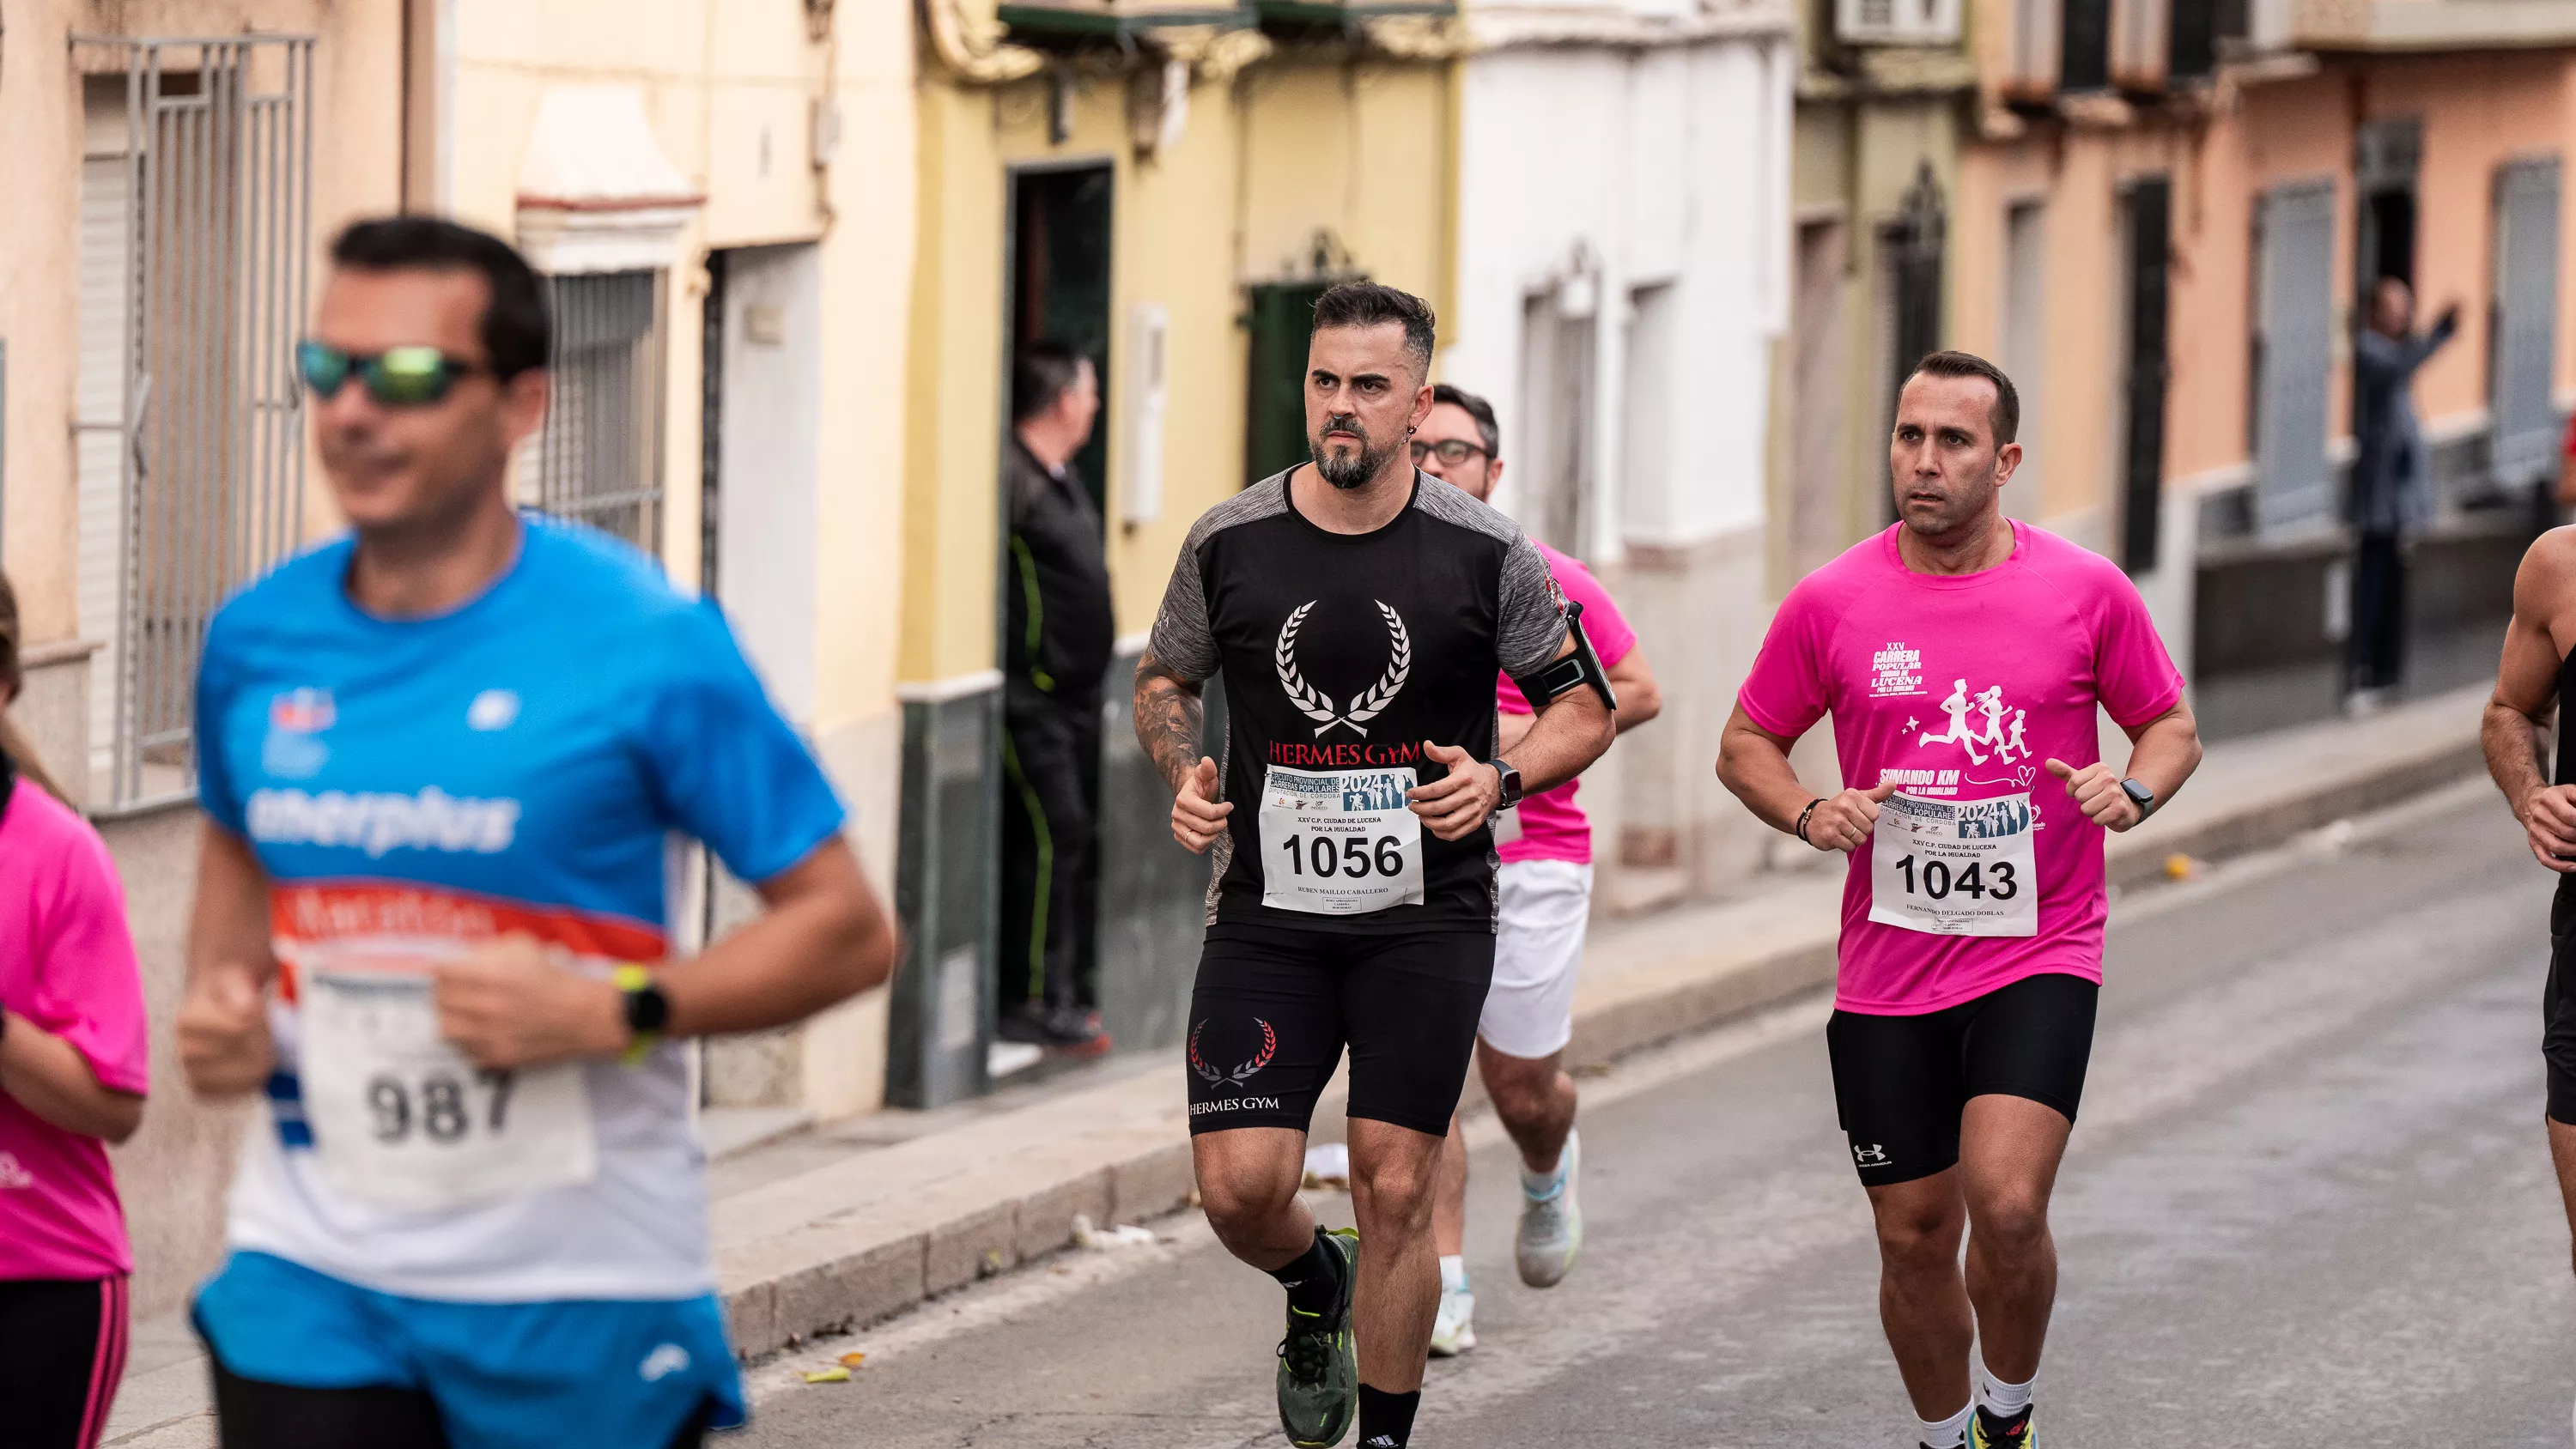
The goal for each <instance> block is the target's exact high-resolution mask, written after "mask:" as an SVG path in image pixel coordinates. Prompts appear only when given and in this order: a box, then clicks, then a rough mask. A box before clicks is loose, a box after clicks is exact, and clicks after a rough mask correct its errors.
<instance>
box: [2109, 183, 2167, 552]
mask: <svg viewBox="0 0 2576 1449" xmlns="http://www.w3.org/2000/svg"><path fill="white" fill-rule="evenodd" d="M2126 213H2127V214H2126V215H2125V216H2124V217H2123V220H2124V221H2125V222H2126V223H2127V225H2126V228H2125V229H2126V231H2127V232H2128V238H2127V241H2128V247H2127V250H2128V284H2129V285H2128V329H2127V330H2128V341H2129V345H2128V350H2127V358H2126V364H2125V370H2126V376H2125V377H2124V378H2123V379H2122V384H2123V388H2122V390H2123V392H2124V393H2125V394H2126V397H2125V401H2126V403H2127V410H2126V411H2127V423H2126V426H2125V427H2124V428H2123V429H2122V439H2121V448H2120V474H2121V477H2120V566H2121V567H2122V568H2125V569H2127V570H2128V571H2129V572H2130V573H2133V574H2142V573H2148V572H2151V571H2152V570H2153V569H2154V568H2155V566H2156V558H2157V545H2158V543H2159V541H2160V540H2159V533H2160V531H2161V525H2162V521H2163V518H2164V474H2165V378H2166V373H2167V366H2166V363H2167V357H2166V338H2167V329H2166V318H2167V311H2166V300H2167V289H2166V278H2167V265H2168V262H2169V261H2170V259H2171V239H2172V235H2173V183H2172V181H2170V180H2169V179H2167V178H2165V177H2162V176H2154V177H2148V178H2145V179H2143V180H2140V181H2137V182H2135V183H2133V184H2131V186H2130V187H2129V194H2128V197H2127V203H2126Z"/></svg>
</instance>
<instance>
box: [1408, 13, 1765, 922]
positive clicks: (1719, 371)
mask: <svg viewBox="0 0 2576 1449" xmlns="http://www.w3.org/2000/svg"><path fill="white" fill-rule="evenodd" d="M1651 3H1652V0H1636V4H1637V8H1635V9H1626V7H1612V6H1608V5H1587V6H1585V7H1584V8H1585V9H1587V10H1596V11H1601V12H1605V13H1611V14H1615V13H1616V12H1617V11H1618V10H1620V9H1626V13H1627V14H1628V15H1630V16H1641V15H1645V14H1650V13H1652V12H1651V11H1650V10H1648V9H1646V8H1644V7H1645V6H1646V5H1648V4H1651ZM1469 18H1470V24H1471V26H1485V25H1488V24H1490V26H1491V27H1492V29H1491V30H1490V31H1488V32H1487V34H1486V38H1487V39H1488V41H1489V42H1492V39H1493V34H1494V33H1498V32H1499V30H1500V29H1501V28H1502V27H1506V26H1508V25H1511V24H1514V23H1518V22H1516V21H1515V20H1513V18H1512V16H1511V13H1510V12H1508V11H1506V10H1504V9H1502V8H1501V7H1491V6H1489V7H1484V8H1482V9H1471V10H1470V12H1469ZM1781 18H1782V21H1783V28H1782V29H1781V30H1780V31H1779V32H1778V33H1776V34H1760V35H1736V36H1731V37H1727V38H1722V39H1701V40H1693V41H1688V42H1681V41H1669V42H1665V43H1659V44H1646V45H1642V46H1640V45H1636V44H1634V43H1633V41H1634V39H1635V38H1636V36H1637V35H1638V33H1639V32H1638V31H1635V30H1632V31H1631V32H1629V34H1630V39H1631V41H1632V43H1631V44H1629V45H1625V46H1612V45H1606V44H1604V45H1581V44H1567V43H1563V38H1562V37H1561V36H1560V37H1558V38H1557V39H1558V43H1552V44H1546V45H1525V46H1515V45H1510V44H1501V43H1496V44H1495V45H1494V48H1492V49H1488V50H1486V51H1483V52H1481V53H1479V54H1477V55H1476V56H1474V57H1473V58H1472V59H1470V60H1469V61H1468V62H1467V66H1466V74H1465V80H1464V85H1463V92H1464V94H1463V101H1462V109H1463V113H1462V115H1461V117H1460V125H1459V134H1460V137H1461V143H1460V144H1461V148H1462V149H1461V155H1460V179H1459V187H1460V197H1459V202H1460V205H1459V242H1458V290H1457V301H1456V303H1455V304H1454V314H1455V315H1453V316H1452V317H1450V318H1447V319H1444V322H1445V330H1446V332H1447V335H1448V336H1449V337H1450V338H1451V339H1452V342H1451V344H1450V346H1449V348H1448V349H1447V351H1446V352H1445V353H1444V354H1443V357H1442V371H1441V376H1442V377H1443V378H1444V379H1445V380H1447V381H1449V382H1453V383H1456V384H1458V385H1459V386H1461V387H1464V388H1467V389H1469V390H1470V391H1473V392H1480V393H1483V394H1485V395H1486V396H1487V397H1488V398H1490V399H1491V400H1492V402H1493V404H1494V407H1495V410H1496V412H1497V413H1498V414H1499V416H1500V421H1501V423H1502V429H1503V456H1504V458H1505V459H1506V461H1507V463H1508V462H1513V461H1515V460H1516V458H1517V461H1519V462H1521V463H1526V464H1535V463H1536V462H1538V461H1539V459H1538V458H1537V457H1535V456H1533V455H1532V452H1531V449H1530V447H1529V445H1530V444H1531V443H1532V442H1545V441H1547V440H1546V439H1544V438H1534V437H1533V432H1534V431H1537V432H1548V431H1549V430H1548V429H1547V428H1545V427H1544V426H1543V425H1542V426H1541V427H1539V428H1538V429H1535V430H1534V429H1533V427H1532V425H1531V421H1530V420H1531V418H1532V416H1533V414H1534V412H1538V411H1540V410H1541V409H1543V408H1546V407H1554V406H1560V405H1561V403H1560V402H1559V400H1560V399H1562V398H1564V397H1567V396H1573V395H1580V394H1581V393H1582V389H1580V388H1569V387H1565V386H1562V385H1561V384H1560V385H1557V386H1554V387H1553V388H1552V389H1551V393H1552V396H1551V397H1550V398H1547V399H1539V398H1536V397H1534V396H1533V391H1534V390H1533V388H1532V386H1531V384H1532V376H1531V369H1530V368H1529V367H1528V366H1527V364H1526V362H1525V359H1526V358H1527V357H1528V356H1529V355H1531V354H1532V348H1531V345H1530V344H1532V343H1533V342H1535V343H1537V344H1538V345H1539V354H1538V355H1541V356H1544V355H1546V353H1547V352H1548V351H1550V350H1560V351H1561V348H1562V334H1563V329H1560V328H1556V327H1553V326H1548V325H1547V323H1546V312H1545V310H1544V309H1540V312H1539V316H1538V317H1537V318H1536V319H1535V320H1536V321H1537V322H1538V324H1539V325H1540V326H1542V327H1544V328H1545V333H1544V334H1541V333H1536V332H1531V331H1530V330H1529V328H1530V326H1531V321H1532V319H1531V318H1530V315H1529V312H1530V299H1531V298H1532V297H1533V296H1534V295H1536V296H1547V295H1549V294H1556V295H1559V296H1564V295H1571V296H1572V297H1573V298H1574V299H1575V300H1574V304H1573V305H1574V306H1576V307H1578V308H1583V309H1585V310H1588V311H1589V312H1590V315H1591V319H1592V321H1591V326H1590V329H1589V334H1588V335H1589V336H1590V338H1591V339H1592V345H1593V349H1594V350H1593V355H1592V367H1591V373H1592V386H1591V388H1590V392H1589V396H1590V398H1591V404H1590V407H1591V413H1590V416H1589V417H1588V419H1587V420H1586V423H1587V425H1586V426H1585V427H1584V428H1583V429H1582V432H1583V435H1584V438H1585V447H1586V449H1587V450H1588V462H1587V465H1586V467H1585V468H1584V469H1582V470H1581V471H1582V474H1583V476H1584V477H1585V478H1586V479H1587V480H1588V486H1589V490H1590V491H1589V493H1588V494H1587V496H1586V498H1585V500H1584V506H1583V507H1582V508H1581V509H1580V510H1579V512H1580V514H1581V515H1582V517H1583V518H1584V519H1585V520H1586V523H1585V525H1584V528H1583V534H1584V537H1583V538H1582V539H1581V540H1580V541H1579V542H1578V544H1577V551H1578V552H1580V553H1581V554H1582V555H1583V556H1584V558H1585V561H1586V562H1588V563H1590V564H1591V565H1592V566H1593V567H1594V568H1595V569H1596V570H1599V571H1601V572H1602V573H1603V575H1604V579H1605V582H1608V583H1609V584H1610V585H1611V587H1612V588H1613V590H1614V591H1615V592H1616V593H1617V595H1618V597H1619V600H1620V606H1621V612H1622V613H1624V614H1625V615H1627V617H1628V619H1629V621H1630V622H1631V623H1632V624H1633V625H1635V627H1636V629H1637V633H1638V636H1639V638H1640V639H1641V640H1642V641H1643V642H1644V645H1645V648H1646V657H1647V658H1648V659H1649V660H1650V661H1651V662H1652V664H1653V666H1654V668H1655V672H1656V674H1657V676H1658V679H1659V681H1660V682H1661V683H1662V685H1663V689H1664V696H1665V707H1664V715H1663V717H1662V718H1661V719H1659V720H1657V721H1656V722H1655V723H1653V724H1651V725H1649V726H1647V727H1646V728H1644V729H1641V730H1639V731H1638V732H1637V733H1636V734H1634V735H1633V736H1630V737H1628V738H1627V739H1626V740H1625V741H1623V742H1622V743H1621V744H1620V745H1619V747H1618V749H1617V752H1616V753H1615V754H1614V755H1613V756H1612V757H1611V759H1610V760H1608V761H1605V762H1604V764H1603V765H1602V766H1600V767H1596V768H1595V769H1594V770H1592V771H1591V772H1590V773H1589V774H1588V775H1587V776H1586V778H1585V784H1584V794H1583V801H1584V804H1585V807H1586V809H1587V810H1588V811H1589V813H1590V814H1591V816H1592V820H1593V827H1594V858H1595V860H1596V861H1597V862H1599V863H1601V865H1602V868H1603V873H1602V874H1601V876H1600V877H1599V885H1598V886H1597V887H1596V892H1595V904H1596V907H1597V908H1599V909H1603V910H1607V911H1623V910H1630V909H1638V908H1642V907H1646V906H1650V905H1654V904H1659V903H1661V902H1663V901H1666V900H1670V899H1672V898H1674V897H1675V896H1680V895H1692V896H1702V897H1706V896H1713V895H1722V894H1727V893H1732V892H1737V891H1741V890H1745V889H1748V888H1750V885H1751V877H1750V875H1749V870H1750V869H1751V867H1752V866H1754V865H1755V864H1756V863H1758V861H1759V859H1760V858H1761V852H1762V847H1763V845H1764V843H1765V834H1766V832H1765V831H1764V830H1763V828H1762V827H1761V826H1760V825H1759V824H1758V823H1757V822H1754V821H1753V820H1752V819H1751V817H1749V816H1747V815H1746V814H1745V813H1744V811H1743V809H1742V808H1741V807H1740V806H1738V805H1737V804H1736V803H1735V802H1734V800H1733V799H1732V798H1730V797H1728V796H1727V795H1726V794H1725V792H1724V790H1723V789H1722V788H1721V787H1720V786H1719V785H1718V784H1717V782H1716V780H1715V777H1714V775H1713V773H1712V772H1711V769H1710V764H1711V762H1712V761H1713V760H1714V759H1715V757H1716V748H1717V737H1718V733H1719V730H1720V728H1721V726H1722V725H1723V723H1724V721H1725V719H1726V716H1727V713H1728V710H1729V709H1730V708H1731V706H1732V705H1733V703H1734V698H1735V690H1736V688H1737V686H1738V684H1739V683H1740V682H1741V679H1742V676H1743V671H1744V669H1745V668H1746V667H1747V665H1748V664H1749V662H1750V660H1751V658H1752V655H1753V652H1754V649H1755V647H1756V646H1757V645H1758V643H1759V642H1760V639H1761V635H1762V632H1763V629H1764V628H1765V626H1766V625H1767V624H1768V623H1769V607H1768V600H1767V596H1766V593H1765V588H1764V578H1763V552H1764V551H1763V542H1762V541H1763V523H1764V495H1765V476H1766V472H1767V463H1768V438H1767V433H1768V428H1769V418H1770V408H1771V386H1770V360H1771V352H1772V348H1773V344H1774V342H1775V340H1776V339H1777V337H1778V336H1779V334H1780V332H1781V331H1782V330H1783V329H1784V328H1785V326H1786V322H1787V311H1788V290H1789V287H1788V255H1789V241H1790V237H1789V217H1788V198H1789V132H1790V99H1791V85H1792V78H1793V76H1794V56H1793V52H1792V50H1791V47H1790V44H1789V38H1788V34H1787V31H1786V28H1785V22H1786V18H1787V17H1786V12H1785V10H1784V11H1783V12H1782V17H1781ZM1568 23H1576V22H1568ZM1604 23H1608V22H1604ZM1575 274H1580V275H1581V276H1582V277H1584V278H1585V281H1583V282H1582V283H1580V284H1578V285H1575V286H1573V287H1571V288H1566V287H1564V285H1563V284H1564V281H1565V279H1566V278H1567V277H1568V276H1569V275H1575ZM1641 297H1645V298H1650V299H1651V301H1650V305H1649V306H1648V308H1647V310H1646V313H1645V315H1643V316H1642V317H1641V316H1640V315H1639V312H1638V308H1637V306H1636V303H1637V301H1638V299H1640V298H1641ZM1560 310H1562V309H1560ZM1650 374H1651V375H1650ZM1538 377H1539V380H1540V381H1542V382H1547V381H1555V380H1556V379H1553V378H1552V377H1551V375H1550V374H1549V373H1548V372H1547V371H1546V370H1545V368H1541V369H1540V370H1539V374H1538ZM1541 474H1542V470H1540V469H1538V468H1536V467H1534V466H1533V467H1519V468H1517V469H1509V468H1507V470H1506V472H1505V473H1504V481H1503V487H1502V489H1501V490H1500V492H1499V494H1498V496H1497V497H1496V499H1495V502H1496V503H1497V504H1498V505H1499V506H1500V507H1502V508H1504V509H1505V510H1506V511H1510V512H1513V513H1514V514H1515V515H1516V516H1518V517H1521V518H1522V519H1523V521H1524V524H1525V526H1526V525H1528V524H1530V523H1531V522H1532V521H1534V520H1536V519H1538V518H1539V517H1541V516H1542V514H1543V513H1545V514H1553V515H1554V516H1557V517H1560V518H1561V517H1563V516H1564V513H1565V510H1562V509H1547V510H1542V509H1541V508H1539V507H1538V506H1537V505H1538V504H1539V503H1540V502H1541V501H1542V500H1541V498H1540V497H1539V493H1538V488H1537V487H1535V486H1534V485H1533V479H1534V477H1535V476H1540V475H1541Z"/></svg>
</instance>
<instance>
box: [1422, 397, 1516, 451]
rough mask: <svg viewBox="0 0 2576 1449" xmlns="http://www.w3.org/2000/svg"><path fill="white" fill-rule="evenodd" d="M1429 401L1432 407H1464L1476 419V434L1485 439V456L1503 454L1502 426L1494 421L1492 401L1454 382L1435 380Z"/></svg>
mask: <svg viewBox="0 0 2576 1449" xmlns="http://www.w3.org/2000/svg"><path fill="white" fill-rule="evenodd" d="M1431 403H1432V406H1434V407H1437V406H1439V405H1440V404H1442V403H1447V404H1449V405H1450V406H1451V407H1456V408H1464V409H1465V410H1466V413H1467V416H1469V417H1471V418H1474V419H1475V420H1476V435H1477V436H1478V437H1481V438H1483V439H1484V440H1485V456H1486V457H1488V458H1499V457H1501V456H1503V426H1502V424H1500V423H1497V422H1495V421H1494V405H1493V404H1492V403H1489V402H1487V401H1485V400H1484V399H1483V398H1480V397H1478V396H1476V395H1475V394H1474V393H1472V392H1469V391H1467V390H1466V389H1465V388H1463V387H1460V386H1458V385H1457V384H1455V383H1448V382H1435V383H1433V384H1432V385H1431Z"/></svg>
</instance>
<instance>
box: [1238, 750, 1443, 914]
mask: <svg viewBox="0 0 2576 1449" xmlns="http://www.w3.org/2000/svg"><path fill="white" fill-rule="evenodd" d="M1415 778H1416V777H1415V775H1414V772H1413V771H1412V769H1411V768H1409V767H1408V768H1405V769H1381V770H1287V769H1281V768H1280V767H1278V766H1276V765H1274V766H1272V767H1271V769H1270V773H1269V775H1268V776H1267V777H1266V778H1265V779H1264V780H1263V781H1262V782H1261V817H1260V822H1259V828H1260V833H1261V903H1262V904H1263V905H1265V906H1276V907H1278V908H1279V909H1281V910H1283V911H1307V912H1311V913H1313V914H1316V915H1325V916H1356V915H1360V914H1362V913H1364V912H1368V911H1382V910H1385V909H1386V908H1387V907H1389V906H1418V905H1420V904H1422V818H1421V817H1420V816H1418V815H1416V814H1414V813H1413V812H1412V811H1411V810H1409V809H1407V808H1405V803H1404V792H1405V791H1407V790H1410V789H1412V788H1413V786H1414V783H1415Z"/></svg>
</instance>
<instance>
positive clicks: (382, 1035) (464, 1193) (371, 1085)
mask: <svg viewBox="0 0 2576 1449" xmlns="http://www.w3.org/2000/svg"><path fill="white" fill-rule="evenodd" d="M312 955H313V956H314V957H317V958H318V959H312V960H308V961H307V963H306V964H305V966H304V967H303V968H302V969H300V970H299V971H298V973H297V982H298V990H297V1003H298V1008H299V1014H300V1016H301V1018H302V1022H301V1030H300V1032H299V1036H300V1038H301V1052H300V1064H299V1075H300V1077H301V1079H302V1084H303V1092H304V1112H305V1118H306V1120H307V1121H308V1122H310V1123H311V1124H312V1128H313V1146H314V1150H315V1152H316V1154H317V1157H318V1164H319V1166H320V1168H321V1171H322V1176H323V1178H324V1180H325V1181H327V1182H329V1183H330V1184H331V1185H332V1187H334V1188H336V1189H338V1190H339V1191H341V1192H343V1193H346V1194H348V1195H349V1196H350V1197H352V1198H356V1199H358V1200H360V1201H363V1202H373V1203H378V1204H382V1205H384V1206H388V1207H410V1208H418V1209H424V1210H430V1211H436V1210H440V1209H447V1208H456V1207H465V1206H470V1205H472V1204H476V1203H486V1202H497V1201H501V1200H503V1199H507V1198H513V1197H523V1196H527V1195H529V1194H533V1193H539V1192H545V1191H548V1190H550V1189H553V1188H558V1187H570V1186H573V1185H575V1184H577V1183H583V1182H588V1181H590V1179H591V1178H592V1177H594V1176H595V1175H597V1173H598V1171H599V1146H598V1141H597V1138H596V1136H595V1134H594V1133H593V1132H592V1130H591V1116H590V1092H589V1088H588V1086H587V1084H586V1083H585V1082H584V1080H583V1077H582V1068H581V1064H580V1063H578V1062H561V1063H557V1064H554V1065H552V1066H545V1067H537V1068H531V1069H527V1070H521V1071H507V1072H501V1071H487V1070H484V1069H482V1068H479V1067H477V1066H475V1064H474V1063H473V1061H472V1060H471V1059H469V1058H467V1057H466V1055H465V1054H464V1053H462V1052H460V1051H458V1050H457V1049H456V1048H455V1047H454V1046H452V1045H450V1044H449V1043H448V1041H447V1039H446V1038H445V1037H444V1036H443V1035H441V1034H440V1032H439V1028H438V1010H437V1007H436V1006H435V1004H434V1003H433V1002H432V1001H431V999H430V978H429V974H428V966H427V962H425V961H423V960H421V959H419V958H418V957H416V956H415V957H413V958H411V959H409V960H405V959H404V958H402V957H401V956H399V955H394V954H387V953H377V952H364V953H353V952H337V951H333V952H316V953H312Z"/></svg>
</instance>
